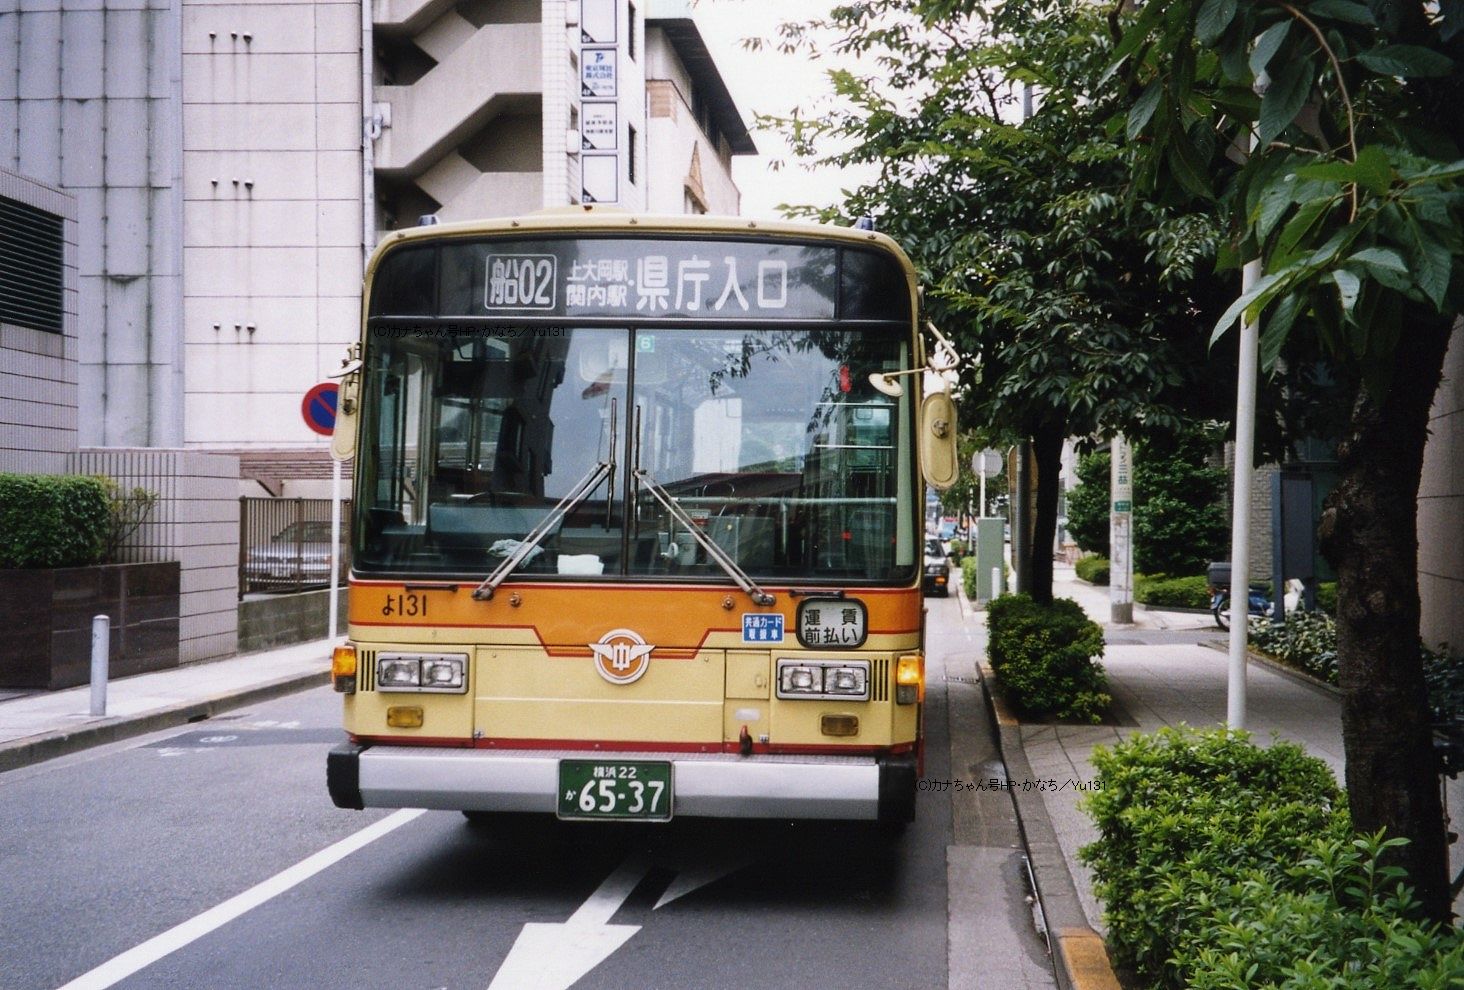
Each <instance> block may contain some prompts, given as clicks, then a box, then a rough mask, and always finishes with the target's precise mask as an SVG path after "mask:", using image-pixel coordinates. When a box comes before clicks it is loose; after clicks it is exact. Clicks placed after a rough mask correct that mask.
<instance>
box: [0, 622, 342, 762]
mask: <svg viewBox="0 0 1464 990" xmlns="http://www.w3.org/2000/svg"><path fill="white" fill-rule="evenodd" d="M332 642H333V641H332V640H327V639H322V640H317V641H314V642H310V643H299V644H296V645H294V646H286V647H281V648H280V649H276V650H270V651H267V652H264V653H250V654H246V655H244V656H238V657H230V658H228V659H225V660H214V661H210V662H207V663H197V664H190V665H188V666H186V667H178V668H176V669H173V670H160V671H156V672H154V673H151V674H136V675H134V676H132V677H124V678H120V679H118V680H115V681H112V682H110V683H109V684H108V685H107V714H106V715H105V716H103V717H93V716H91V715H90V714H88V712H89V711H90V710H91V688H90V686H82V687H77V688H69V689H67V690H64V691H35V692H31V693H27V694H21V695H19V696H18V697H15V696H11V697H5V698H4V699H3V700H0V772H3V771H5V770H13V769H15V768H17V767H23V766H27V765H29V764H31V763H38V762H40V761H41V760H49V759H51V758H53V757H57V756H62V755H65V754H66V753H73V752H76V751H77V750H81V749H85V748H87V747H88V746H97V745H101V744H103V743H109V742H114V741H116V740H118V739H126V738H129V737H131V736H138V735H142V734H143V733H147V732H155V731H157V730H159V729H166V728H169V727H170V726H174V725H183V724H184V723H187V722H196V721H199V720H200V719H204V718H208V717H210V716H212V715H215V714H217V713H218V712H222V711H227V710H228V709H231V708H239V707H241V706H244V705H250V704H254V703H255V702H258V701H264V700H266V699H269V698H275V697H279V696H281V695H285V694H289V693H291V692H293V691H298V690H300V689H301V688H305V687H311V686H313V685H316V684H325V683H327V682H328V681H329V679H330V648H331V644H332Z"/></svg>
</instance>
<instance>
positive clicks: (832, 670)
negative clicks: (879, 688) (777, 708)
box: [778, 659, 869, 701]
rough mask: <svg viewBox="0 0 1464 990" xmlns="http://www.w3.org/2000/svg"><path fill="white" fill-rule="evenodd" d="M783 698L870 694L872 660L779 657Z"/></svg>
mask: <svg viewBox="0 0 1464 990" xmlns="http://www.w3.org/2000/svg"><path fill="white" fill-rule="evenodd" d="M778 697H780V698H844V699H852V700H859V701H863V700H867V699H868V698H869V661H867V660H854V661H842V662H840V661H809V660H792V659H785V660H779V661H778Z"/></svg>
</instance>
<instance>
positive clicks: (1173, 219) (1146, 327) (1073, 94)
mask: <svg viewBox="0 0 1464 990" xmlns="http://www.w3.org/2000/svg"><path fill="white" fill-rule="evenodd" d="M1105 28H1106V24H1105V22H1104V21H1103V20H1102V11H1101V10H1098V9H1096V8H1094V7H1093V6H1092V5H1091V4H1090V3H1087V2H1085V0H1008V2H1006V3H1001V4H998V5H996V6H995V7H991V8H990V9H988V7H987V5H986V4H984V3H980V2H978V0H866V2H862V3H858V4H849V5H843V6H839V7H836V8H834V9H833V10H832V11H831V12H830V14H829V16H828V17H827V18H826V19H822V20H818V21H814V22H809V23H804V24H789V25H784V26H783V29H782V42H781V43H782V45H783V46H784V47H785V48H787V49H790V50H795V51H798V50H807V49H809V48H810V46H811V43H810V39H811V38H814V37H817V36H820V35H827V34H829V33H832V34H833V35H834V37H835V40H834V41H833V43H832V44H833V47H834V48H835V49H836V50H838V51H841V52H847V53H858V54H863V55H867V56H869V57H872V58H874V59H875V60H876V62H877V64H878V66H879V69H880V72H879V73H878V74H877V76H869V77H865V76H859V75H856V74H854V73H852V72H849V71H836V72H832V73H830V76H831V79H832V81H833V83H834V87H835V91H836V93H837V96H838V98H839V102H838V103H837V104H836V105H835V106H833V107H831V108H827V109H824V110H822V111H821V112H820V113H819V114H817V115H809V114H804V113H796V114H794V115H793V116H791V117H788V118H785V119H781V120H777V119H774V120H769V119H767V118H764V119H763V121H762V123H764V124H765V125H766V124H773V125H776V126H780V127H781V128H782V129H783V130H784V132H785V133H786V134H787V135H788V136H789V138H790V139H791V141H792V144H793V147H794V149H795V153H796V154H799V155H802V156H805V157H808V158H812V159H816V160H819V161H825V162H830V163H834V164H852V163H877V164H878V166H879V168H880V170H881V175H880V178H879V179H878V180H877V181H875V182H872V183H869V184H867V185H865V186H863V187H861V188H859V189H855V190H852V191H849V192H848V193H847V194H846V198H845V201H844V202H843V203H842V204H840V205H839V206H837V207H834V208H831V209H828V210H811V209H801V210H797V209H795V210H792V211H790V212H793V213H801V214H803V215H814V216H817V217H818V218H819V219H822V220H826V221H837V220H842V221H845V222H848V221H849V220H850V219H852V218H854V217H858V216H863V215H870V216H874V217H875V218H876V219H877V222H878V226H879V228H880V229H881V230H883V231H885V232H887V233H889V234H891V235H892V236H894V237H895V238H896V239H897V240H898V241H900V242H901V244H903V245H904V246H905V247H906V249H907V250H909V251H910V252H911V254H912V257H913V258H914V260H915V262H916V265H917V267H918V268H919V269H920V271H921V274H922V277H923V280H924V282H925V284H926V285H927V287H928V293H927V309H928V311H929V314H930V315H931V316H932V317H934V318H935V320H936V322H937V323H938V324H940V325H941V326H943V327H944V329H945V330H946V331H947V332H948V333H949V334H951V335H952V336H953V338H954V339H955V340H956V342H957V344H958V346H959V347H960V349H961V350H962V351H963V352H964V353H965V354H966V355H967V356H968V357H969V358H970V360H969V361H968V363H967V364H966V366H965V369H964V371H963V376H962V380H961V384H960V395H959V398H960V403H961V411H962V417H963V419H964V420H965V421H966V422H968V423H970V422H975V423H980V424H982V425H983V427H987V428H989V429H991V430H993V431H995V432H998V433H1001V434H1004V435H1008V436H1014V437H1029V438H1031V440H1032V446H1033V452H1034V455H1035V460H1036V464H1037V475H1038V483H1039V488H1038V494H1037V499H1036V514H1035V515H1036V522H1035V526H1034V532H1033V534H1032V540H1031V546H1032V548H1033V550H1034V552H1033V556H1032V560H1031V565H1030V573H1031V574H1032V583H1033V586H1032V588H1031V591H1032V593H1033V597H1034V598H1036V599H1037V600H1039V601H1044V602H1045V601H1050V600H1051V597H1052V586H1051V582H1052V558H1051V555H1050V554H1049V553H1047V548H1048V547H1051V546H1052V544H1053V538H1054V535H1055V530H1056V521H1057V503H1058V475H1059V468H1060V457H1061V450H1062V443H1063V440H1064V439H1065V438H1066V437H1068V436H1069V435H1104V434H1107V433H1111V432H1113V431H1118V430H1122V431H1124V432H1126V433H1128V434H1130V435H1142V434H1143V433H1145V432H1163V431H1168V430H1172V429H1173V428H1175V427H1176V426H1177V425H1178V422H1179V419H1180V417H1179V414H1178V410H1195V409H1203V410H1205V411H1206V412H1210V413H1213V411H1214V410H1215V409H1216V408H1217V407H1218V404H1219V403H1221V402H1224V401H1226V399H1225V397H1224V395H1223V393H1221V392H1216V391H1212V390H1211V389H1212V386H1213V383H1215V382H1217V381H1218V380H1219V379H1218V378H1217V376H1216V375H1215V374H1214V373H1213V372H1212V371H1211V372H1208V373H1202V372H1203V371H1205V368H1204V365H1205V361H1206V355H1205V353H1204V347H1203V339H1202V337H1200V336H1199V335H1198V334H1196V333H1195V332H1194V327H1195V325H1196V323H1197V321H1199V320H1205V321H1206V322H1208V320H1209V318H1210V317H1213V315H1215V314H1216V313H1218V312H1219V310H1220V309H1221V308H1223V306H1224V304H1225V302H1226V301H1228V300H1226V299H1225V298H1224V297H1223V296H1222V295H1221V294H1219V293H1218V292H1217V293H1213V294H1212V293H1211V291H1210V290H1211V286H1210V283H1209V282H1208V281H1207V280H1203V279H1197V278H1196V277H1195V274H1196V270H1197V266H1199V265H1200V264H1202V263H1204V262H1206V261H1208V259H1210V258H1211V257H1213V254H1214V251H1215V248H1216V245H1217V243H1218V235H1219V231H1218V229H1217V228H1216V227H1215V225H1214V224H1213V222H1212V221H1211V220H1209V219H1208V218H1207V217H1206V216H1204V215H1200V214H1180V213H1176V212H1174V211H1169V210H1166V209H1164V208H1159V207H1156V208H1154V209H1144V208H1143V207H1140V208H1138V209H1137V210H1133V209H1130V208H1128V207H1127V206H1126V205H1125V201H1124V193H1125V190H1126V188H1127V186H1128V183H1129V177H1130V172H1131V170H1132V167H1133V158H1134V152H1133V150H1132V149H1131V148H1130V147H1129V146H1128V144H1127V142H1126V140H1125V139H1124V136H1123V134H1122V133H1121V132H1119V133H1115V132H1113V131H1111V130H1110V129H1109V127H1108V121H1109V120H1110V119H1111V118H1112V117H1113V115H1114V114H1115V113H1117V112H1118V111H1119V107H1118V105H1117V104H1116V103H1115V96H1114V93H1116V92H1117V89H1116V87H1111V88H1110V89H1111V92H1109V93H1105V92H1104V91H1103V90H1101V89H1100V88H1099V86H1098V83H1099V81H1100V79H1101V77H1102V74H1103V72H1104V70H1105V69H1106V67H1107V65H1108V63H1109V61H1110V60H1111V57H1112V54H1113V51H1112V42H1111V41H1109V40H1107V34H1106V30H1105ZM1023 82H1025V83H1030V84H1032V85H1033V86H1035V87H1036V89H1037V91H1038V94H1039V96H1040V101H1039V102H1038V104H1037V105H1036V106H1035V108H1034V112H1033V113H1032V114H1031V115H1030V118H1029V119H1025V120H1023V121H1021V122H1020V123H1017V122H1016V120H1015V118H1016V117H1017V114H1016V112H1015V110H1014V106H1015V104H1014V100H1015V95H1014V93H1013V91H1012V84H1013V83H1023ZM828 139H832V140H831V141H830V140H828ZM829 143H832V144H835V145H837V146H840V147H843V148H845V149H846V150H844V151H841V152H838V153H835V154H829V155H822V154H820V152H819V150H818V149H819V147H820V146H824V145H827V144H829ZM1039 548H1040V549H1039Z"/></svg>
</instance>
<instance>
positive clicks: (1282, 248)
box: [1276, 196, 1337, 260]
mask: <svg viewBox="0 0 1464 990" xmlns="http://www.w3.org/2000/svg"><path fill="white" fill-rule="evenodd" d="M1336 202H1337V198H1336V197H1335V196H1330V197H1326V198H1318V199H1313V200H1308V201H1307V202H1305V203H1303V204H1302V205H1301V208H1300V209H1298V210H1297V211H1296V215H1295V216H1293V217H1292V218H1291V220H1290V221H1288V222H1287V224H1286V226H1285V227H1283V228H1281V236H1280V238H1279V239H1278V240H1277V241H1276V257H1277V259H1278V260H1279V259H1282V258H1288V257H1289V256H1290V255H1291V254H1292V253H1293V252H1294V251H1296V249H1297V246H1298V245H1299V244H1300V243H1301V240H1302V238H1304V237H1305V236H1306V235H1307V234H1308V233H1309V232H1310V231H1311V229H1312V227H1314V226H1315V225H1316V222H1317V220H1318V219H1319V218H1321V217H1322V216H1324V215H1325V214H1326V213H1327V211H1329V210H1330V209H1331V208H1332V206H1333V205H1334V204H1335V203H1336Z"/></svg>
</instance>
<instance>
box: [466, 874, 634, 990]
mask: <svg viewBox="0 0 1464 990" xmlns="http://www.w3.org/2000/svg"><path fill="white" fill-rule="evenodd" d="M650 868H651V866H650V863H649V861H647V860H646V859H645V858H643V857H641V856H632V857H630V858H629V859H627V860H626V861H625V862H624V863H621V864H620V866H619V867H617V868H616V869H615V872H613V873H611V874H610V875H609V876H608V877H606V878H605V880H604V881H603V882H602V883H601V884H600V886H598V887H596V888H595V892H594V893H593V894H591V895H590V896H589V899H588V900H586V901H585V902H584V903H583V904H581V905H580V906H579V907H578V908H577V909H576V910H575V912H574V913H573V914H571V915H570V916H569V920H568V921H566V922H564V923H563V924H557V925H555V924H543V923H540V922H531V923H529V924H527V925H524V928H523V931H521V932H519V937H518V939H517V940H515V941H514V943H513V948H512V949H510V950H509V951H508V957H507V958H505V959H504V960H503V965H502V966H500V967H499V968H498V972H497V974H495V975H494V977H493V982H492V983H490V984H489V985H488V990H567V988H569V987H571V986H573V985H574V984H575V983H576V982H578V980H579V979H580V977H582V976H584V975H585V974H586V973H588V972H589V971H590V970H592V969H594V968H595V967H596V966H598V965H600V963H602V962H604V961H605V960H606V959H607V958H609V957H610V955H611V954H612V953H613V952H614V951H615V950H616V949H618V948H620V947H621V946H622V945H624V944H625V943H626V942H627V941H628V940H629V939H630V937H631V936H632V935H634V934H635V933H636V932H638V931H640V929H641V926H640V925H611V924H607V922H608V921H609V920H610V919H611V918H613V917H614V916H615V912H616V911H619V910H620V906H621V905H622V904H624V903H625V901H626V899H627V898H628V897H630V895H631V892H632V891H634V890H635V888H636V885H637V884H639V883H640V882H641V880H643V879H644V878H645V875H646V873H648V872H649V871H650Z"/></svg>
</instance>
